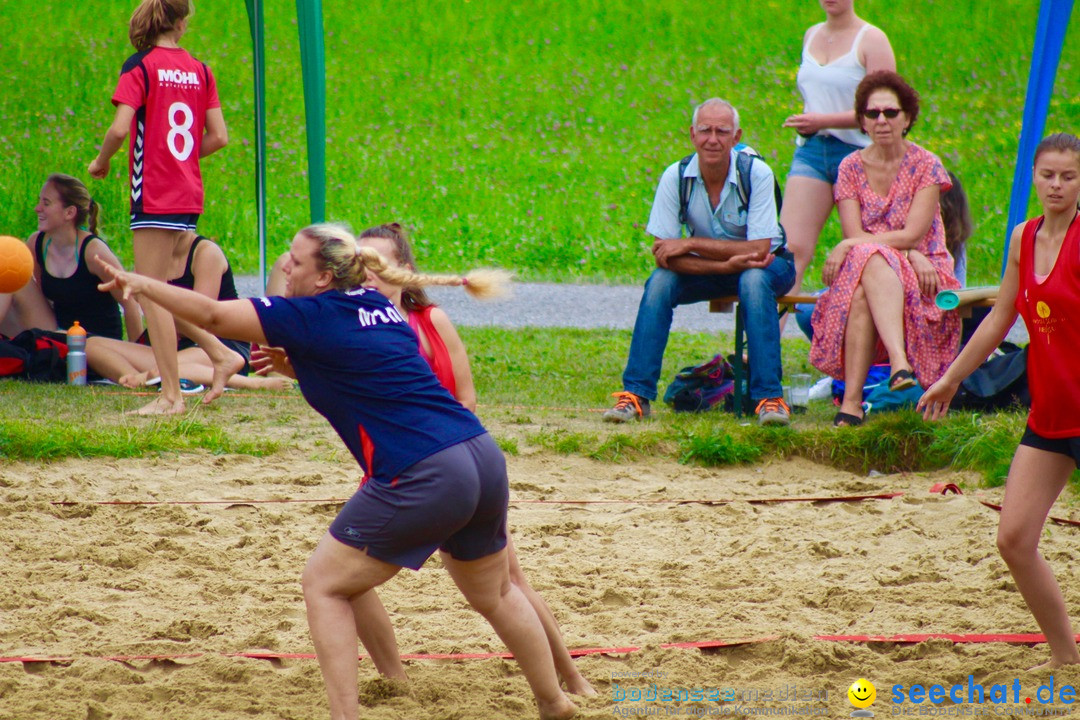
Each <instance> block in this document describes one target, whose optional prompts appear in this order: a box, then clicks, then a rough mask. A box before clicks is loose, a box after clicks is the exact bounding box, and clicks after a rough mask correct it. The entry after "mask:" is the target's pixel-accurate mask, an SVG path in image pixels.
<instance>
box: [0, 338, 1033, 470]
mask: <svg viewBox="0 0 1080 720" xmlns="http://www.w3.org/2000/svg"><path fill="white" fill-rule="evenodd" d="M461 334H462V337H463V339H464V341H465V343H466V345H467V346H468V347H469V348H470V349H471V353H470V355H471V358H472V368H473V374H474V378H475V381H476V387H477V391H478V395H479V399H480V408H479V415H480V417H481V419H482V420H483V421H484V424H485V426H486V427H487V428H488V429H489V430H490V431H491V432H492V434H493V435H494V437H495V438H496V439H497V440H498V441H499V444H500V446H501V447H502V448H503V449H504V450H505V451H506V452H508V453H511V454H513V453H517V452H521V451H524V450H526V449H531V450H532V451H536V450H541V451H548V452H554V453H563V454H574V455H584V456H588V457H592V458H596V459H599V460H603V461H607V462H633V461H635V460H636V459H639V458H643V457H668V458H671V459H675V460H679V461H680V462H684V463H689V464H700V465H737V464H743V463H759V462H764V461H767V460H770V459H773V458H782V457H789V456H793V455H797V456H801V457H805V458H809V459H811V460H815V461H817V462H820V463H824V464H826V465H831V466H834V467H838V468H843V469H846V470H851V471H854V472H862V473H865V472H868V471H870V470H879V471H882V472H893V471H905V472H913V471H926V470H935V469H938V468H943V467H948V466H952V467H953V468H956V469H970V470H974V471H977V472H979V473H981V474H982V477H983V478H984V480H985V481H986V482H988V483H990V484H1000V483H1001V482H1002V481H1003V480H1004V478H1005V475H1006V473H1007V471H1008V465H1009V461H1010V458H1011V457H1012V454H1013V451H1014V450H1015V448H1016V442H1017V440H1018V439H1019V437H1020V434H1021V432H1022V431H1023V426H1024V420H1025V417H1026V413H1024V412H1002V413H992V414H987V415H979V414H976V413H971V412H953V413H950V415H949V416H948V418H947V419H946V420H944V421H942V422H938V423H932V424H931V423H924V422H923V421H922V419H921V418H920V417H918V416H917V415H916V414H915V413H914V412H911V411H907V412H899V413H879V414H873V415H871V416H870V418H869V420H868V421H867V423H866V424H865V425H864V426H862V427H859V428H847V429H842V430H838V429H835V428H833V427H832V426H831V419H832V416H833V413H834V412H835V408H834V407H832V405H831V404H830V403H828V402H827V401H824V400H821V401H815V402H813V403H811V406H810V408H809V409H808V411H807V412H806V413H803V414H797V415H795V418H794V422H793V424H792V426H791V427H787V428H760V427H758V426H757V423H756V418H753V417H743V418H737V417H735V416H734V415H732V414H729V413H725V412H722V411H720V410H713V411H710V412H708V413H702V414H676V413H674V412H672V411H671V410H670V409H668V408H667V407H666V406H665V405H664V404H663V403H662V402H657V403H655V404H654V405H653V417H652V418H651V419H650V420H649V421H647V422H637V423H630V424H627V425H610V424H606V423H604V422H602V421H601V418H600V412H599V410H600V409H602V408H605V407H609V406H610V404H611V398H610V393H611V392H612V391H613V390H615V389H618V387H619V377H620V374H621V372H622V367H623V362H624V361H625V354H626V348H627V346H628V344H629V342H630V333H629V332H628V331H617V330H593V331H585V330H565V329H526V330H506V329H501V328H462V329H461ZM783 344H784V358H785V368H784V371H785V373H788V374H790V373H793V372H806V371H808V370H809V368H808V367H807V366H806V364H805V362H806V361H805V358H806V342H805V341H803V340H796V339H785V340H784V341H783ZM728 346H730V338H728V337H721V338H720V339H719V341H718V340H717V338H716V336H715V335H711V334H707V333H682V332H676V333H672V336H671V341H670V343H669V347H668V352H667V353H666V355H665V358H664V369H663V374H662V376H661V393H662V392H663V389H664V387H665V386H666V383H667V381H668V380H670V379H671V377H673V376H674V374H675V372H676V371H678V370H679V369H680V368H681V367H684V366H686V365H692V364H696V363H697V362H700V361H701V360H704V359H705V358H707V357H709V356H710V355H711V354H713V353H714V352H715V351H716V350H717V348H718V347H728ZM146 401H147V398H146V397H145V394H138V395H136V394H133V393H132V392H130V391H125V390H122V389H119V388H108V389H100V388H79V387H68V386H66V385H35V384H30V383H20V382H15V381H0V458H8V459H12V460H16V459H25V460H43V461H51V460H59V459H62V458H65V457H120V458H126V457H143V456H154V455H161V454H166V455H175V454H176V453H191V452H203V451H208V452H211V453H229V454H232V453H239V454H247V455H255V456H277V455H278V454H281V453H284V454H289V453H297V452H299V453H300V454H301V455H305V456H318V457H322V458H337V459H340V458H342V457H344V455H345V451H344V449H343V448H342V447H341V444H340V440H338V439H337V438H336V437H335V436H334V434H333V431H332V430H331V429H330V428H329V426H328V425H327V424H326V423H325V421H324V420H323V419H322V418H321V417H320V416H319V415H317V414H316V413H315V412H314V411H312V410H311V409H310V408H308V406H307V404H306V403H305V402H304V401H303V398H302V397H301V396H300V393H299V392H295V391H293V392H283V393H282V392H262V393H259V392H246V393H229V394H227V395H226V396H225V397H224V398H222V399H220V400H219V401H217V402H215V403H214V404H212V405H210V406H209V407H205V408H203V407H200V406H199V405H198V400H197V398H192V399H189V402H188V407H189V412H188V413H187V414H186V415H185V416H182V417H179V418H166V419H148V418H133V417H129V416H126V415H124V414H122V413H123V411H125V410H131V409H134V408H137V407H139V406H140V405H142V404H144V403H145V402H146ZM2 487H3V477H2V473H0V488H2Z"/></svg>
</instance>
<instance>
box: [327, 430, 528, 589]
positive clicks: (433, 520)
mask: <svg viewBox="0 0 1080 720" xmlns="http://www.w3.org/2000/svg"><path fill="white" fill-rule="evenodd" d="M509 500H510V489H509V486H508V483H507V479H506V458H504V457H503V454H502V451H501V450H499V446H498V445H496V444H495V441H494V440H492V439H491V436H490V435H488V434H487V433H484V434H483V435H478V436H476V437H474V438H471V439H469V440H466V441H464V442H460V443H458V444H457V445H451V446H450V447H448V448H446V449H445V450H441V451H439V452H437V453H435V454H434V455H431V456H430V457H427V458H424V459H423V460H421V461H420V462H418V463H416V464H414V465H412V466H410V467H409V468H407V469H406V470H404V471H403V472H402V473H401V474H400V475H398V477H397V478H396V480H395V481H394V482H393V483H381V482H376V481H374V480H368V481H367V482H366V483H364V485H363V486H362V487H361V488H360V489H359V490H357V491H356V494H354V495H353V496H352V497H351V498H349V501H348V502H347V503H345V507H344V508H342V509H341V512H340V513H338V516H337V517H336V518H334V522H332V523H331V524H330V535H331V536H332V537H333V538H334V539H335V540H337V541H339V542H342V543H344V544H346V545H349V546H351V547H355V548H357V549H360V550H364V549H366V550H367V553H368V555H370V556H371V557H373V558H375V559H377V560H382V561H383V562H388V563H391V564H393V565H400V566H401V567H407V568H412V569H413V570H419V569H420V566H421V565H423V564H424V561H426V560H427V559H428V558H429V557H431V555H432V554H433V553H434V552H435V551H436V550H443V551H445V552H448V553H450V556H451V557H452V558H454V559H455V560H479V559H480V558H483V557H487V556H488V555H492V554H494V553H497V552H498V551H500V550H502V549H503V548H504V547H506V506H507V503H508V502H509Z"/></svg>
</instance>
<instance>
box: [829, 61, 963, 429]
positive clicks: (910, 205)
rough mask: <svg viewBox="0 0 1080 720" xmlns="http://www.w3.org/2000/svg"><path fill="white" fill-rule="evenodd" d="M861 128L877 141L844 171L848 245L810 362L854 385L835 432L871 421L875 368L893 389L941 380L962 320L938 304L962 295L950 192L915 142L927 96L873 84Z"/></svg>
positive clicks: (880, 77)
mask: <svg viewBox="0 0 1080 720" xmlns="http://www.w3.org/2000/svg"><path fill="white" fill-rule="evenodd" d="M855 112H856V114H857V115H858V117H859V123H860V128H861V129H862V131H863V132H865V133H866V134H867V135H869V136H870V138H871V140H872V141H873V142H872V143H871V144H870V146H869V147H867V148H865V149H863V150H860V151H858V152H854V153H852V154H851V155H849V156H848V157H847V158H845V159H844V161H843V162H842V163H841V165H840V172H839V177H838V179H837V183H836V188H835V195H836V202H837V206H838V207H839V211H840V225H841V228H842V229H843V233H844V238H845V239H844V240H842V241H841V242H840V243H838V244H837V245H836V247H835V248H833V250H832V251H831V252H830V253H829V256H828V258H827V259H826V261H825V267H824V269H823V272H822V279H823V281H824V282H825V284H826V285H828V286H829V289H828V290H827V291H826V292H825V293H824V294H823V295H822V296H821V297H820V298H819V299H818V302H817V307H816V308H815V310H814V315H813V318H812V320H811V322H812V324H813V328H814V338H813V344H812V345H811V349H810V362H811V363H812V364H813V365H814V367H816V368H818V369H819V370H821V371H822V372H824V373H826V374H828V375H831V376H832V377H834V378H837V379H839V380H843V381H844V383H845V391H844V399H843V402H842V404H841V406H840V411H839V412H838V413H837V414H836V417H835V418H834V420H833V424H834V425H838V426H843V425H859V424H861V423H862V420H863V412H862V388H863V384H864V382H865V380H866V374H867V372H868V370H869V368H870V365H871V364H873V363H877V362H886V361H887V362H889V364H890V366H891V369H892V371H893V374H892V377H891V378H890V380H889V388H890V389H891V390H903V389H906V388H909V387H912V386H914V385H915V384H916V382H921V383H922V384H923V386H924V387H926V386H929V385H930V384H931V383H933V382H934V381H936V380H937V379H938V378H939V377H941V375H942V374H943V373H944V372H945V369H946V368H947V367H948V366H949V363H950V362H952V360H953V358H954V357H955V356H956V351H957V346H958V343H959V339H960V319H959V317H958V316H957V315H956V313H949V312H943V311H941V310H940V309H938V308H937V306H936V305H935V304H934V296H935V295H936V294H937V292H938V291H939V290H951V289H955V288H958V287H960V283H959V282H958V281H957V280H956V277H955V275H954V274H953V260H952V257H950V256H949V252H948V250H946V248H945V229H944V225H943V223H942V221H941V210H940V207H939V205H938V198H939V196H940V194H941V192H942V191H944V190H948V189H949V188H950V187H951V184H950V182H949V176H948V174H947V173H946V171H945V168H944V166H943V165H942V164H941V161H940V160H939V159H938V158H937V156H936V155H934V154H933V153H931V152H929V151H927V150H924V149H923V148H921V147H919V146H918V145H916V144H914V143H912V142H910V141H909V140H907V134H908V131H909V130H910V129H911V126H912V125H913V124H914V122H915V119H916V118H917V117H918V114H919V96H918V94H917V93H916V92H915V90H913V89H912V88H911V86H910V85H908V84H907V82H905V81H904V79H903V78H902V77H900V76H899V75H897V74H896V73H894V72H889V71H881V72H876V73H871V74H869V75H867V76H866V77H865V78H864V79H863V81H862V82H861V83H859V87H858V89H857V90H856V93H855Z"/></svg>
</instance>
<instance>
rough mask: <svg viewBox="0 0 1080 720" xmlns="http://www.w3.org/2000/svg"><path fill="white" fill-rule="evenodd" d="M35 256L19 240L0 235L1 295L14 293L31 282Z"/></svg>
mask: <svg viewBox="0 0 1080 720" xmlns="http://www.w3.org/2000/svg"><path fill="white" fill-rule="evenodd" d="M33 274H34V256H33V255H31V254H30V248H28V247H26V243H24V242H23V241H22V240H20V239H19V238H13V237H11V236H10V235H0V293H13V292H15V291H16V290H21V289H22V288H23V286H24V285H26V283H28V282H30V276H31V275H33Z"/></svg>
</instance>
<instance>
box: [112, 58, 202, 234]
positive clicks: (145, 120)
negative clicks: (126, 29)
mask: <svg viewBox="0 0 1080 720" xmlns="http://www.w3.org/2000/svg"><path fill="white" fill-rule="evenodd" d="M112 101H113V104H115V105H120V104H123V105H129V106H131V107H133V108H135V117H134V118H132V120H131V153H130V157H129V158H128V172H129V175H130V178H131V212H133V213H136V212H141V213H151V214H155V215H166V214H174V213H202V211H203V186H202V173H201V172H200V171H199V149H200V147H201V146H202V136H203V128H204V127H205V125H206V111H207V110H209V109H212V108H219V107H221V101H220V100H218V94H217V83H215V82H214V76H213V74H211V72H210V68H208V67H207V66H206V64H205V63H202V62H199V61H198V60H196V59H195V58H193V57H191V55H189V54H188V52H187V51H186V50H182V49H180V48H165V47H153V48H150V49H149V50H143V51H142V52H138V53H135V54H134V55H132V56H131V57H130V58H128V59H127V61H126V62H125V63H124V67H123V69H122V70H121V71H120V81H119V82H118V83H117V85H116V92H115V93H113V97H112Z"/></svg>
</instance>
